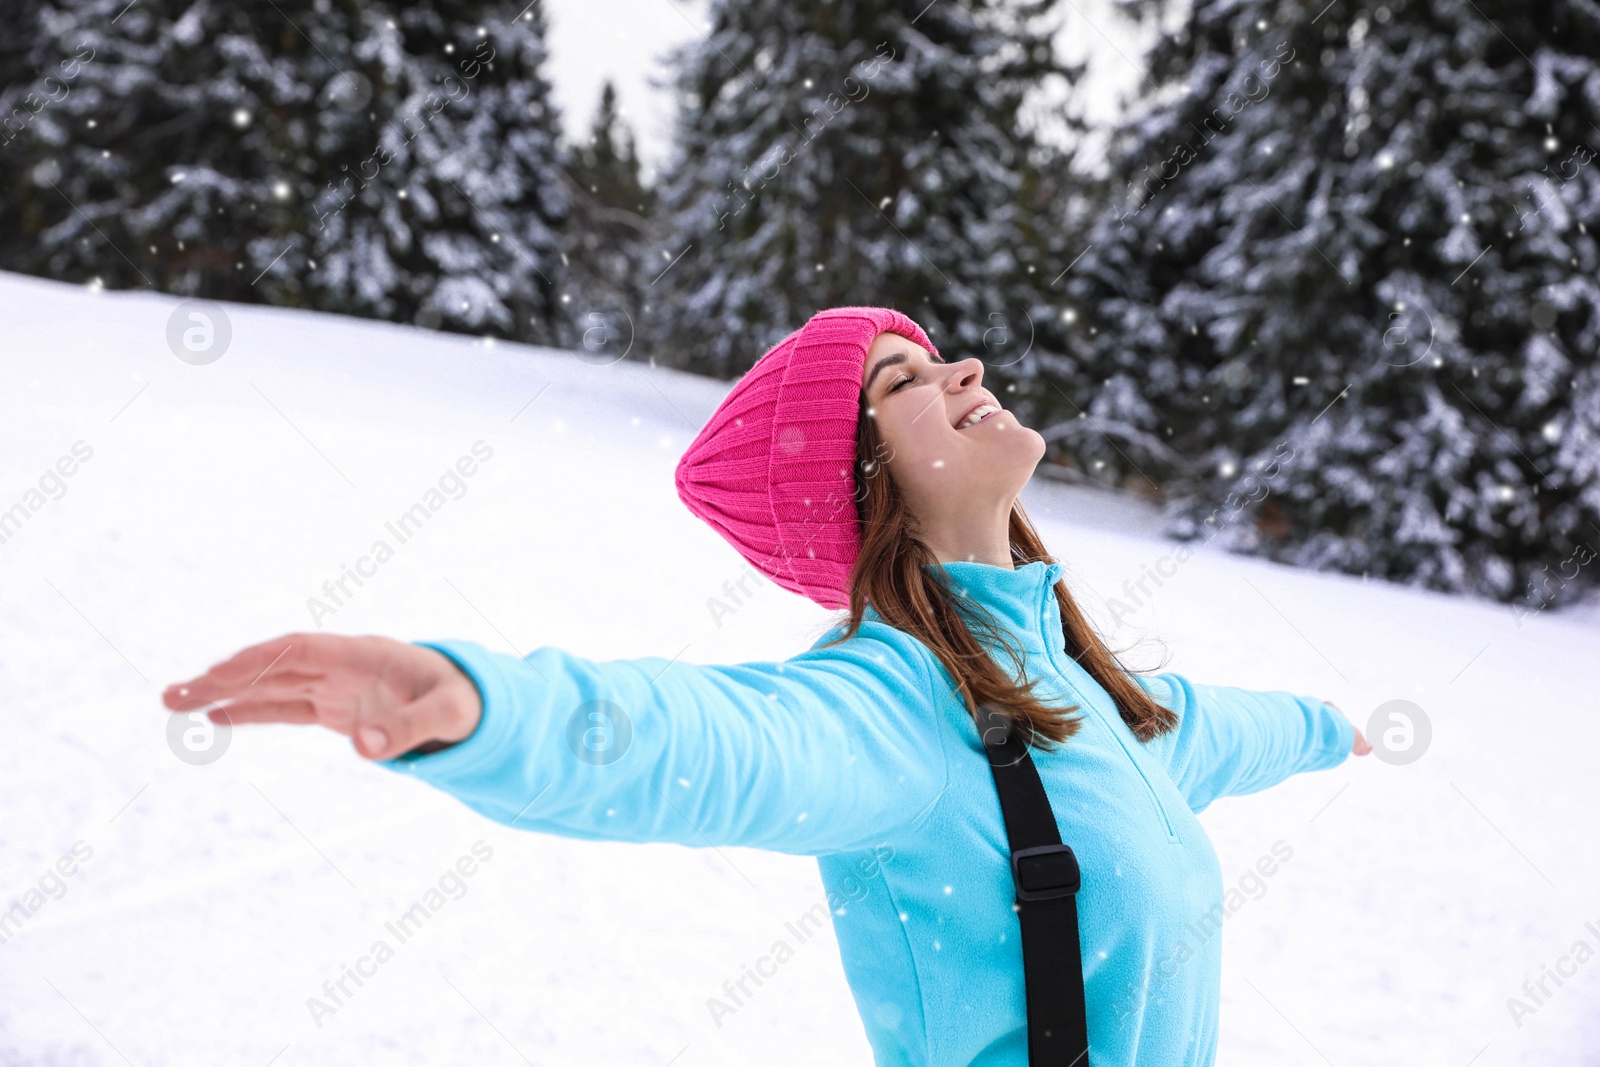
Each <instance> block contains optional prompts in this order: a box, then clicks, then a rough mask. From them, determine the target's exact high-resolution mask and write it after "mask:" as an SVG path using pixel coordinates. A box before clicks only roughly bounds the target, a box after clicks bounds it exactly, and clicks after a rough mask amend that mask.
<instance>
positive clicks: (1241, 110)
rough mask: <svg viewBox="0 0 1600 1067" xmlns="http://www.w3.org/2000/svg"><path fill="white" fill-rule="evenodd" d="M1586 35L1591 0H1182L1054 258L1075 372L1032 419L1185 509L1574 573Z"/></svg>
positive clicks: (1389, 554)
mask: <svg viewBox="0 0 1600 1067" xmlns="http://www.w3.org/2000/svg"><path fill="white" fill-rule="evenodd" d="M1131 6H1134V7H1138V6H1141V5H1140V4H1138V3H1135V4H1133V5H1131ZM1597 57H1600V8H1596V7H1595V6H1594V5H1593V4H1587V3H1577V2H1547V0H1541V2H1534V3H1526V2H1510V0H1387V2H1385V3H1382V4H1379V3H1371V2H1368V3H1348V2H1341V3H1335V4H1332V5H1328V4H1327V3H1326V0H1311V2H1302V0H1197V2H1196V3H1195V5H1194V6H1193V8H1192V10H1191V12H1190V14H1189V16H1188V19H1187V24H1186V25H1185V26H1184V27H1183V28H1182V29H1181V30H1180V31H1178V32H1176V33H1174V34H1170V35H1167V36H1165V37H1163V38H1161V39H1160V41H1159V42H1158V44H1157V45H1156V47H1155V48H1154V50H1153V51H1152V53H1151V55H1150V57H1149V58H1150V67H1151V77H1152V79H1153V81H1154V83H1156V84H1158V85H1159V86H1161V87H1162V90H1163V92H1164V93H1165V94H1166V95H1165V97H1164V98H1162V99H1159V100H1158V102H1157V103H1156V104H1155V105H1154V106H1153V107H1151V108H1149V109H1147V110H1146V111H1145V112H1143V113H1142V114H1140V115H1138V116H1136V117H1134V118H1133V119H1131V120H1130V121H1129V122H1128V123H1127V124H1126V125H1125V126H1124V127H1123V128H1122V130H1121V131H1120V135H1119V137H1118V140H1117V142H1116V144H1115V146H1114V149H1113V152H1112V158H1111V164H1112V168H1113V171H1114V172H1115V173H1116V174H1117V175H1118V177H1119V178H1120V180H1121V183H1122V184H1123V185H1124V186H1125V188H1124V189H1123V190H1122V192H1121V195H1119V196H1117V197H1115V198H1114V200H1113V201H1112V202H1111V203H1109V204H1107V205H1106V207H1105V211H1104V214H1103V215H1102V216H1101V218H1100V220H1099V222H1098V224H1097V225H1096V227H1095V229H1094V231H1093V232H1092V233H1091V234H1090V235H1089V243H1090V245H1091V247H1090V250H1089V251H1088V252H1087V253H1086V254H1085V255H1084V257H1083V259H1082V261H1081V262H1079V263H1077V264H1076V265H1075V266H1074V267H1073V269H1072V270H1071V271H1070V272H1069V273H1068V275H1067V276H1066V278H1064V279H1063V281H1062V285H1061V288H1062V289H1063V290H1064V291H1065V292H1066V293H1067V294H1068V295H1067V296H1066V298H1065V299H1064V301H1063V303H1062V315H1063V316H1067V317H1070V318H1071V319H1072V320H1073V322H1072V327H1073V338H1074V340H1073V342H1072V344H1071V345H1070V355H1071V358H1072V364H1073V365H1074V366H1077V367H1079V368H1081V374H1082V380H1083V382H1085V383H1086V385H1085V386H1084V387H1085V389H1086V392H1085V393H1084V394H1083V395H1081V396H1078V397H1075V398H1074V400H1075V401H1076V404H1075V405H1073V406H1072V407H1066V406H1063V407H1062V409H1061V410H1060V411H1059V413H1058V414H1059V419H1060V423H1059V425H1058V426H1057V427H1053V428H1052V430H1053V431H1055V432H1058V433H1060V434H1061V439H1062V440H1063V441H1064V442H1066V443H1067V446H1068V448H1069V449H1070V451H1071V453H1072V455H1073V457H1074V459H1075V461H1076V462H1077V463H1078V464H1079V465H1080V466H1082V467H1083V468H1084V469H1086V470H1090V471H1094V470H1097V469H1103V470H1104V471H1106V472H1107V474H1108V476H1109V477H1111V478H1112V479H1113V480H1119V481H1127V480H1130V479H1136V478H1138V477H1139V475H1140V474H1143V475H1148V476H1149V477H1151V478H1152V479H1154V480H1156V481H1158V482H1160V483H1162V485H1163V487H1164V489H1165V490H1166V493H1167V496H1168V503H1169V516H1170V517H1171V520H1172V524H1171V531H1172V532H1173V533H1174V534H1176V535H1177V536H1179V537H1183V538H1195V537H1200V538H1204V539H1208V540H1209V539H1211V538H1213V537H1216V538H1217V539H1218V543H1219V544H1224V545H1227V546H1229V547H1230V548H1233V549H1235V550H1239V551H1248V552H1254V553H1259V554H1261V555H1265V556H1268V557H1270V558H1273V559H1276V560H1280V561H1285V562H1292V563H1295V564H1299V565H1304V566H1310V567H1315V568H1334V569H1339V570H1343V571H1347V572H1352V573H1356V574H1361V575H1368V574H1371V575H1373V576H1377V577H1384V578H1389V579H1393V580H1397V581H1403V582H1406V583H1410V584H1418V585H1423V586H1426V587H1430V588H1435V589H1443V590H1461V591H1473V592H1476V593H1479V594H1482V595H1485V596H1490V597H1495V598H1499V599H1502V600H1505V601H1508V602H1515V603H1519V604H1522V605H1524V606H1530V605H1531V606H1538V607H1543V606H1545V605H1547V604H1555V603H1559V602H1565V601H1567V600H1570V599H1572V598H1573V597H1575V596H1577V595H1578V594H1580V593H1581V592H1582V591H1583V590H1584V589H1585V588H1592V587H1593V586H1594V585H1595V584H1597V580H1600V562H1596V563H1595V564H1594V565H1588V564H1589V562H1590V561H1591V560H1594V558H1595V556H1596V555H1597V554H1600V469H1597V468H1600V363H1597V358H1600V357H1597V353H1600V286H1597V284H1596V271H1597V268H1600V250H1597V247H1596V228H1597V227H1600V164H1597V163H1596V162H1594V160H1595V158H1596V156H1597V155H1600V126H1597V123H1600V93H1597V92H1596V91H1595V88H1594V87H1595V86H1596V85H1597V84H1600V60H1597ZM1185 82H1186V83H1187V91H1186V92H1183V93H1178V94H1174V93H1172V92H1171V90H1172V89H1173V88H1174V87H1177V86H1180V85H1182V84H1183V83H1185ZM1078 406H1081V407H1082V408H1083V409H1085V411H1086V415H1085V417H1082V418H1080V417H1079V415H1078V411H1077V407H1078ZM1073 420H1076V421H1077V422H1078V424H1079V425H1080V426H1083V427H1085V432H1067V431H1069V430H1070V423H1071V422H1072V421H1073ZM1047 432H1051V431H1047Z"/></svg>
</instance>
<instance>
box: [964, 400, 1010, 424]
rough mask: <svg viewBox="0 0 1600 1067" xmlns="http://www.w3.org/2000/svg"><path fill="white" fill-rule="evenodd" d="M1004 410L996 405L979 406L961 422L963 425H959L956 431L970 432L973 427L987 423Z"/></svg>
mask: <svg viewBox="0 0 1600 1067" xmlns="http://www.w3.org/2000/svg"><path fill="white" fill-rule="evenodd" d="M1004 410H1005V409H1004V408H1001V407H997V406H996V405H994V404H979V405H978V406H977V407H976V408H974V409H973V413H972V414H971V415H968V416H967V417H966V418H965V419H963V420H961V424H960V425H958V426H957V427H956V429H958V430H970V429H972V427H974V426H976V425H978V423H980V422H985V421H987V420H988V419H990V418H993V417H994V416H996V415H998V414H1000V412H1002V411H1004Z"/></svg>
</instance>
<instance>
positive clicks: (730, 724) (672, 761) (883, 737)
mask: <svg viewBox="0 0 1600 1067" xmlns="http://www.w3.org/2000/svg"><path fill="white" fill-rule="evenodd" d="M835 632H836V631H830V633H829V634H826V635H824V638H822V639H819V640H818V642H817V644H821V642H822V640H825V639H826V638H828V637H831V636H833V635H834V633H835ZM417 644H420V645H424V646H425V647H428V648H433V649H436V650H438V651H439V652H442V653H444V654H445V655H446V656H448V657H450V658H451V659H452V660H454V661H455V662H456V664H457V665H459V666H460V667H461V669H462V670H463V671H464V672H466V674H467V675H468V677H470V678H471V679H472V681H473V683H474V684H475V685H476V686H477V688H478V692H479V694H480V695H481V697H482V699H483V717H482V718H481V719H480V721H479V723H478V726H477V728H476V730H475V731H474V732H473V733H472V735H471V736H469V737H468V738H466V739H465V740H464V741H462V742H460V743H458V744H456V745H453V746H451V747H449V748H446V749H442V750H440V751H437V752H432V753H429V754H427V755H421V756H417V755H408V756H401V757H399V758H396V759H392V760H387V761H384V764H385V766H388V767H390V768H391V769H393V770H396V771H399V772H401V773H404V774H409V775H411V776H413V777H416V778H419V779H421V780H423V781H425V782H428V783H429V784H431V785H433V786H436V787H437V788H439V789H442V790H444V791H445V792H447V793H450V794H452V795H453V796H455V797H457V798H458V799H460V800H461V801H462V802H463V803H465V804H466V805H467V806H468V807H470V808H472V809H473V810H475V811H477V812H479V813H480V814H483V815H486V816H488V817H489V818H491V819H494V820H496V821H498V822H501V823H504V824H506V825H510V826H515V827H517V828H518V829H525V830H538V831H542V832H545V833H551V834H560V835H562V836H565V837H575V838H584V839H590V840H614V841H667V842H675V843H678V844H682V845H688V846H692V847H706V846H712V845H741V846H748V847H752V848H764V849H769V850H772V851H775V852H787V853H793V854H799V855H821V854H824V853H828V852H835V851H842V850H846V849H855V848H867V847H871V846H872V845H874V844H877V843H878V842H880V841H882V840H883V839H885V838H886V837H887V836H889V835H891V834H893V833H894V832H896V831H897V830H902V829H905V828H908V827H910V826H912V825H913V824H914V823H916V822H917V821H919V820H920V819H921V818H922V817H923V816H925V815H926V814H927V813H928V811H930V810H931V809H932V807H933V805H934V802H935V801H936V800H937V799H938V798H939V796H940V795H942V793H943V792H944V789H945V785H946V782H947V763H946V755H945V733H944V732H943V731H941V730H940V729H939V728H938V727H939V719H938V707H937V703H936V700H935V694H934V691H933V688H932V680H931V675H930V673H929V669H928V661H929V660H930V659H931V658H932V653H931V652H928V651H927V650H926V648H925V647H924V646H922V645H921V644H920V642H917V641H916V640H915V639H914V638H912V637H910V636H909V635H907V634H904V633H902V632H901V631H899V630H895V629H893V628H891V627H888V626H886V625H883V624H878V623H871V622H869V623H864V624H863V626H862V628H861V629H860V630H859V631H858V632H857V634H856V635H855V636H854V637H852V638H850V639H849V640H847V641H845V642H843V643H842V644H839V645H835V646H833V647H831V648H825V649H823V648H817V647H816V646H815V645H814V646H813V647H812V648H811V649H810V650H808V651H806V652H804V653H801V654H800V655H798V656H795V657H793V658H791V659H788V660H786V661H783V662H755V663H742V664H736V665H731V666H697V665H694V664H689V663H680V662H673V661H669V660H666V659H661V658H658V657H647V658H643V659H629V660H613V661H609V662H596V661H593V660H588V659H584V658H582V657H579V656H575V655H572V654H570V653H568V652H564V651H562V650H561V649H558V648H552V647H543V648H539V649H536V650H535V651H533V652H532V653H530V654H529V655H528V656H527V657H526V658H518V657H516V656H512V655H508V654H506V653H503V652H493V651H490V650H488V649H485V648H483V647H482V646H481V645H478V644H476V643H474V642H471V641H440V642H421V641H419V642H417Z"/></svg>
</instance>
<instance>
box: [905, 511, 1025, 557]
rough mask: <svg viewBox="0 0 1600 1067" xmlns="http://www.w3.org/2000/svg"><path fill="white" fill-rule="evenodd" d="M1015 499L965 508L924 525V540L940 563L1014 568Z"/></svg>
mask: <svg viewBox="0 0 1600 1067" xmlns="http://www.w3.org/2000/svg"><path fill="white" fill-rule="evenodd" d="M1014 502H1015V501H1014V499H1013V500H1008V501H1006V502H1005V503H1003V504H1000V503H996V504H994V505H991V506H987V507H984V506H979V507H968V508H964V509H962V510H961V511H959V512H958V513H956V514H952V515H947V516H941V520H940V521H938V522H935V523H927V524H926V525H925V529H926V531H927V532H926V533H925V534H924V537H923V540H924V542H925V543H926V544H927V546H928V548H929V549H930V550H931V551H932V552H933V557H934V559H936V560H938V561H939V562H940V563H987V564H989V565H990V566H991V567H1004V568H1005V569H1007V570H1013V569H1015V567H1014V564H1013V563H1012V562H1011V508H1012V504H1013V503H1014Z"/></svg>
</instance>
